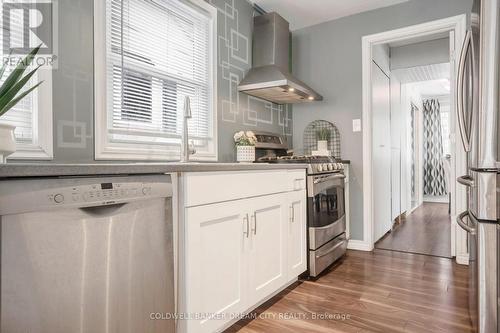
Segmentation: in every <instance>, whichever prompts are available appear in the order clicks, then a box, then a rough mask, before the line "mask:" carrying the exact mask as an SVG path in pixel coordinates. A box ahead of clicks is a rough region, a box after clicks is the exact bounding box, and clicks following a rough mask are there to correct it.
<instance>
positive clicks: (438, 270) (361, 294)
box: [226, 249, 471, 333]
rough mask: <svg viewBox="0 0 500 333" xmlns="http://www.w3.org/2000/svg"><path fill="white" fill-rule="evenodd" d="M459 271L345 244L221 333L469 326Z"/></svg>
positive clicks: (449, 264) (447, 263) (438, 261)
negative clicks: (328, 261) (306, 277)
mask: <svg viewBox="0 0 500 333" xmlns="http://www.w3.org/2000/svg"><path fill="white" fill-rule="evenodd" d="M467 272H468V270H467V266H459V265H457V264H456V263H455V262H454V261H452V260H451V259H446V258H438V257H430V256H423V255H417V254H409V253H401V252H393V251H386V250H378V249H376V250H375V251H374V252H359V251H348V252H347V255H346V257H345V259H344V260H343V261H342V262H341V263H340V264H337V265H336V266H334V267H333V268H331V269H330V270H329V271H328V272H326V273H325V274H324V275H322V276H321V277H320V278H319V279H317V280H316V281H302V282H299V283H296V284H295V285H293V286H291V287H289V288H288V289H287V290H285V291H284V292H282V293H281V294H279V295H278V296H276V297H275V298H273V299H271V300H270V301H269V302H267V303H266V304H264V305H262V306H261V307H259V308H258V309H257V310H256V311H255V313H254V315H255V316H256V319H254V320H243V321H240V322H238V323H237V324H235V325H233V326H232V327H231V328H229V329H228V330H226V333H234V332H239V333H283V332H297V333H321V332H346V333H350V332H358V333H367V332H384V333H385V332H387V333H390V332H415V333H420V332H433V333H436V332H450V333H462V332H471V326H470V319H469V314H468V310H467V303H468V300H467V280H468V273H467ZM286 316H288V317H286ZM318 316H322V317H320V318H318ZM327 316H330V317H327Z"/></svg>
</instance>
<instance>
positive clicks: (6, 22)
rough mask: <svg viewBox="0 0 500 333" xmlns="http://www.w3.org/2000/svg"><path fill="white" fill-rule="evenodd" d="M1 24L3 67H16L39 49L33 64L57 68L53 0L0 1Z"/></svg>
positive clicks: (55, 2) (55, 1) (55, 16)
mask: <svg viewBox="0 0 500 333" xmlns="http://www.w3.org/2000/svg"><path fill="white" fill-rule="evenodd" d="M1 20H2V55H3V59H2V61H3V63H4V64H7V65H9V66H16V65H17V64H18V63H20V62H21V61H22V60H23V59H24V57H26V55H27V54H29V53H30V52H31V51H33V49H35V48H36V47H40V50H39V51H38V53H37V56H36V57H35V59H34V60H33V64H34V65H35V66H41V67H46V68H49V69H53V68H57V54H58V11H57V0H3V1H2V17H1Z"/></svg>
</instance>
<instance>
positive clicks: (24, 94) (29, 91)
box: [0, 81, 43, 117]
mask: <svg viewBox="0 0 500 333" xmlns="http://www.w3.org/2000/svg"><path fill="white" fill-rule="evenodd" d="M42 83H43V81H41V82H38V83H37V84H36V85H34V86H33V87H31V88H29V89H28V90H26V91H25V92H23V93H22V94H20V95H19V96H17V97H16V98H14V99H13V100H11V101H10V102H9V103H7V105H5V106H4V107H3V109H0V117H1V116H2V115H3V114H5V113H6V112H7V111H9V110H10V109H12V108H13V107H14V106H15V105H16V104H17V103H19V101H21V100H22V99H23V98H24V97H26V95H28V94H29V93H31V92H32V91H33V90H35V89H36V88H38V86H40V85H41V84H42Z"/></svg>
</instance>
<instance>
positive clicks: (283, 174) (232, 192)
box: [184, 170, 293, 207]
mask: <svg viewBox="0 0 500 333" xmlns="http://www.w3.org/2000/svg"><path fill="white" fill-rule="evenodd" d="M288 177H289V173H288V172H287V170H272V171H234V172H229V173H225V172H193V173H186V174H185V186H184V190H185V192H184V200H185V206H186V207H192V206H200V205H206V204H210V203H216V202H223V201H230V200H239V199H244V198H250V197H256V196H263V195H268V194H273V193H280V192H288V191H289V190H290V187H291V186H293V184H292V185H291V184H290V180H289V178H288Z"/></svg>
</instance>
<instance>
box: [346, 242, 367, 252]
mask: <svg viewBox="0 0 500 333" xmlns="http://www.w3.org/2000/svg"><path fill="white" fill-rule="evenodd" d="M347 248H348V249H349V250H357V251H366V252H370V251H373V246H371V245H370V244H368V243H366V242H365V241H361V240H355V239H350V240H349V242H348V243H347Z"/></svg>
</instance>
